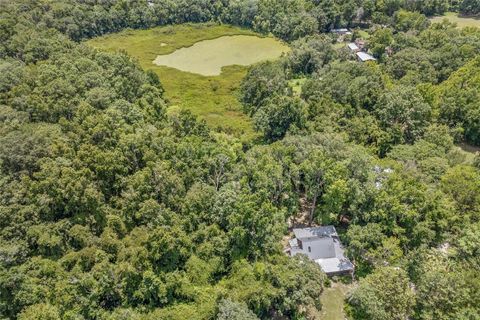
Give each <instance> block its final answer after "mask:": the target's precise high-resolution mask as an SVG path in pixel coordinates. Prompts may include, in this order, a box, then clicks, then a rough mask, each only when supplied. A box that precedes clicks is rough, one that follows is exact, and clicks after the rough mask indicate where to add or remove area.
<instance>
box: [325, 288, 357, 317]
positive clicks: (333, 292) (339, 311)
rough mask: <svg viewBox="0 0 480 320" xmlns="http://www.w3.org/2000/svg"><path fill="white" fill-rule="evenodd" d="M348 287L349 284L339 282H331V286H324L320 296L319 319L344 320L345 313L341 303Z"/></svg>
mask: <svg viewBox="0 0 480 320" xmlns="http://www.w3.org/2000/svg"><path fill="white" fill-rule="evenodd" d="M349 289H350V286H349V285H346V284H343V283H341V282H332V286H331V287H330V288H326V289H325V291H324V292H323V294H322V296H321V298H320V300H321V302H322V311H321V313H320V315H319V319H322V320H344V319H345V317H346V315H345V310H344V308H343V305H344V300H345V295H346V294H347V292H348V290H349Z"/></svg>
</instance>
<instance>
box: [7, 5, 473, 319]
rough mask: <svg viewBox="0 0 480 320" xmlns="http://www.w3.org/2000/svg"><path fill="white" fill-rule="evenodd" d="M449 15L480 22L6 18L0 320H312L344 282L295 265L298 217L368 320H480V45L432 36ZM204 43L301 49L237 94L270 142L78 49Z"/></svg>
mask: <svg viewBox="0 0 480 320" xmlns="http://www.w3.org/2000/svg"><path fill="white" fill-rule="evenodd" d="M447 10H450V11H452V10H454V11H458V12H460V13H462V14H469V15H471V14H477V13H478V12H479V11H480V3H479V2H478V0H463V1H461V0H458V1H453V0H452V1H448V0H425V1H415V0H212V1H203V0H150V1H140V0H138V1H127V0H119V1H114V0H104V1H96V0H86V1H74V0H61V1H60V0H16V1H13V0H12V1H3V2H1V3H0V318H2V319H3V318H4V319H21V320H24V319H71V320H73V319H75V320H79V319H106V320H107V319H222V320H223V319H247V320H248V319H252V320H253V319H271V318H273V317H276V316H284V317H285V318H287V319H311V318H313V315H314V314H316V313H315V311H318V310H320V309H321V307H322V306H321V303H320V300H319V297H320V295H321V293H322V291H323V290H324V288H325V286H326V285H328V282H329V280H327V278H326V276H325V274H324V273H323V272H322V271H321V269H320V268H319V266H318V265H317V264H316V263H314V262H313V261H310V260H308V259H306V258H305V257H295V258H290V257H287V256H286V255H285V254H284V252H283V249H284V248H283V247H282V239H283V238H284V237H285V236H286V235H287V232H288V231H287V229H288V221H291V220H292V218H294V217H297V216H298V214H299V213H300V212H303V213H307V215H308V219H309V220H310V222H312V223H313V224H324V225H325V224H332V225H335V226H336V228H337V230H338V231H339V233H340V236H341V238H342V241H343V242H344V244H345V247H346V249H347V254H348V256H349V258H350V259H351V260H352V262H354V263H355V266H356V277H357V280H358V282H357V284H356V285H355V288H354V290H353V291H351V292H350V293H349V294H348V296H347V300H346V305H347V306H346V311H347V314H348V316H349V317H350V318H351V319H373V320H390V319H398V320H403V319H418V320H448V319H462V320H463V319H465V320H467V319H468V320H470V319H471V320H473V319H479V318H480V273H479V272H478V269H479V267H480V155H479V153H478V152H477V153H476V154H472V153H470V152H466V151H464V150H462V149H461V148H460V147H459V145H460V144H466V145H468V146H470V147H471V148H473V149H475V148H476V147H478V146H480V29H479V28H473V27H468V28H461V29H460V28H456V27H455V25H453V24H451V23H449V22H447V21H444V22H442V23H434V24H432V23H431V22H430V21H429V20H428V18H427V16H432V15H437V14H442V13H444V12H446V11H447ZM187 22H189V23H201V22H214V23H226V24H232V25H236V26H241V27H244V28H248V29H251V30H253V31H255V32H259V33H262V34H268V33H271V34H273V35H274V36H276V37H278V38H280V39H283V40H284V41H286V42H288V43H289V45H290V47H291V48H292V50H291V52H290V53H289V54H287V55H284V56H282V57H281V58H279V59H277V60H274V61H267V62H262V63H259V64H256V65H253V66H252V67H251V68H250V69H249V71H248V73H247V75H246V76H245V78H244V79H243V82H242V85H241V87H240V88H239V90H238V92H237V93H235V94H238V96H239V99H240V101H241V103H242V106H243V108H244V109H243V110H244V112H245V114H247V115H248V116H249V117H251V118H252V122H253V126H254V129H255V130H256V131H257V132H258V133H259V136H258V138H257V139H252V140H249V141H245V140H242V138H241V137H239V136H238V135H235V134H232V133H231V132H225V131H222V130H213V129H212V128H210V127H209V126H208V125H207V124H206V123H205V121H204V120H203V119H200V118H197V117H196V116H194V115H193V114H192V113H191V112H189V111H188V110H181V111H179V112H175V113H169V112H167V108H168V101H166V99H165V97H164V88H163V86H162V79H161V78H159V77H158V75H157V74H156V73H155V72H153V71H151V70H144V69H142V68H141V67H140V65H139V63H138V62H137V60H136V59H135V58H133V57H131V56H129V55H128V54H127V53H125V52H116V53H111V52H105V51H102V50H97V49H94V48H92V47H91V46H89V45H88V44H86V43H84V42H83V40H85V39H89V38H93V37H96V36H99V35H102V34H106V33H110V32H115V31H120V30H123V29H125V28H150V27H154V26H158V25H170V24H180V23H187ZM340 27H348V28H350V29H351V30H352V33H353V34H352V35H351V36H350V37H351V39H350V40H352V41H354V40H355V39H360V38H362V37H364V35H362V32H368V34H369V35H370V37H369V38H368V41H367V44H366V46H367V50H368V51H369V52H370V53H371V54H372V55H373V56H374V57H375V58H376V59H377V60H376V61H375V62H365V63H362V62H357V61H355V60H354V59H352V54H351V52H349V51H348V48H338V47H336V45H337V44H338V43H339V42H338V41H337V36H336V35H334V34H332V33H330V32H329V31H330V30H331V29H332V28H340ZM365 30H366V31H365ZM297 81H300V82H301V83H302V85H301V88H297V90H293V88H292V83H295V82H297Z"/></svg>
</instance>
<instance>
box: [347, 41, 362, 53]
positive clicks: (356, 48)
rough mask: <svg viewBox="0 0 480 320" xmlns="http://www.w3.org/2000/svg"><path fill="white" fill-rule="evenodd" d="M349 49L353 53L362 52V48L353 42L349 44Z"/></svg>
mask: <svg viewBox="0 0 480 320" xmlns="http://www.w3.org/2000/svg"><path fill="white" fill-rule="evenodd" d="M347 47H348V49H350V51H352V52H358V51H360V48H359V47H358V46H357V45H356V44H355V43H353V42H350V43H349V44H347Z"/></svg>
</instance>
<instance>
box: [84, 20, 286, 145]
mask: <svg viewBox="0 0 480 320" xmlns="http://www.w3.org/2000/svg"><path fill="white" fill-rule="evenodd" d="M233 36H241V37H233ZM206 40H208V41H206ZM212 41H213V42H212ZM87 43H88V44H89V45H91V46H93V47H95V48H99V49H102V50H109V51H117V50H124V51H126V52H127V53H128V54H129V55H131V56H133V57H135V58H137V59H138V61H139V63H140V65H141V66H142V68H144V69H145V70H148V69H151V70H153V71H155V72H156V73H157V74H158V76H159V77H160V81H161V82H162V85H163V86H164V88H165V97H166V99H167V100H168V102H169V104H170V107H169V112H176V111H178V109H180V108H186V109H189V110H191V111H192V112H193V113H194V114H196V115H198V116H200V117H202V118H203V119H205V120H206V121H207V123H208V124H209V126H211V127H212V128H221V129H223V130H225V131H226V132H229V133H232V134H235V135H236V136H238V137H241V138H242V140H250V139H252V138H254V137H255V136H256V134H255V133H254V131H253V129H252V125H251V121H250V119H249V118H248V116H246V115H245V114H244V113H243V112H242V109H241V104H240V102H239V101H238V99H237V97H236V93H237V90H238V88H239V85H240V83H241V80H242V78H243V77H244V76H245V74H246V72H247V66H246V65H248V64H251V63H255V62H258V61H261V60H266V59H273V58H277V57H279V56H280V55H281V54H282V52H286V51H288V50H289V48H288V47H287V46H286V45H285V44H283V43H281V42H280V41H278V40H276V39H274V38H270V37H266V38H265V37H263V38H262V37H261V36H259V35H258V34H256V33H255V32H253V31H250V30H247V29H242V28H238V27H233V26H228V25H216V24H183V25H174V26H166V27H156V28H152V29H148V30H125V31H122V32H119V33H114V34H109V35H106V36H103V37H99V38H95V39H91V40H89V41H87ZM222 43H223V45H222ZM218 51H220V52H218ZM219 53H220V54H219ZM154 60H155V63H156V64H155V63H154ZM182 63H183V66H181V64H182ZM157 64H162V65H157ZM167 65H168V66H167ZM179 69H181V70H179ZM219 69H220V70H221V73H220V75H217V74H218V73H219V72H218V71H219ZM182 70H184V71H182ZM187 71H190V72H187ZM194 72H196V73H194ZM202 73H203V74H205V75H203V74H202ZM207 74H208V75H207Z"/></svg>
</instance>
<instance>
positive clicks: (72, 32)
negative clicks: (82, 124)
mask: <svg viewBox="0 0 480 320" xmlns="http://www.w3.org/2000/svg"><path fill="white" fill-rule="evenodd" d="M0 6H1V21H2V23H1V27H0V57H5V56H16V57H19V58H21V59H22V60H25V59H26V60H28V61H30V60H32V61H35V60H36V59H44V58H45V56H46V55H47V56H48V53H49V52H50V51H51V50H53V49H52V47H61V43H62V42H63V41H62V39H61V38H60V39H59V38H58V36H55V35H53V34H52V32H51V29H54V30H57V31H60V32H61V33H62V34H64V35H65V36H67V37H68V38H70V39H72V40H75V41H79V40H81V39H85V38H92V37H95V36H99V35H102V34H105V33H109V32H114V31H119V30H122V29H125V28H150V27H153V26H157V25H168V24H176V23H185V22H194V23H196V22H206V21H216V22H223V23H230V24H234V25H239V26H245V27H249V28H253V29H254V30H255V31H258V32H266V33H268V32H271V33H273V34H274V35H276V36H277V37H280V38H282V39H284V40H293V39H297V38H299V37H302V36H305V35H310V34H313V33H316V32H322V31H327V30H329V29H331V28H333V27H345V26H355V25H358V24H363V23H366V22H369V21H372V22H374V23H380V24H387V23H389V22H390V20H391V16H392V15H393V13H394V12H395V11H397V10H399V9H401V8H404V9H406V10H409V11H418V12H421V13H423V14H426V15H434V14H441V13H443V12H444V11H445V10H447V9H448V8H449V7H450V4H449V1H448V0H428V1H410V0H388V1H383V0H333V1H323V0H322V1H320V0H248V1H243V0H228V1H226V0H213V1H203V0H148V1H147V0H133V1H126V0H120V1H113V0H111V1H74V0H67V1H64V0H62V1H57V0H55V1H44V0H20V1H3V2H2V3H1V4H0ZM460 7H461V8H478V6H476V5H474V4H472V1H470V0H465V1H464V2H462V4H461V5H460ZM465 10H466V11H472V10H474V9H465ZM33 48H35V49H36V50H35V51H40V52H30V51H32V50H33ZM32 55H33V57H32Z"/></svg>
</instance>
